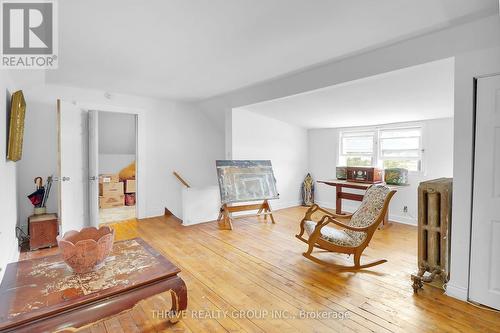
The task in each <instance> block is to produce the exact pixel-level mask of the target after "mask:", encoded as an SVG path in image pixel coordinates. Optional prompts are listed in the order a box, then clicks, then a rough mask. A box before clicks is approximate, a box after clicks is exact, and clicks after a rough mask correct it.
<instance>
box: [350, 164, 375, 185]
mask: <svg viewBox="0 0 500 333" xmlns="http://www.w3.org/2000/svg"><path fill="white" fill-rule="evenodd" d="M382 180H383V171H382V170H381V169H378V168H374V167H347V181H349V182H357V183H367V184H376V183H381V182H382Z"/></svg>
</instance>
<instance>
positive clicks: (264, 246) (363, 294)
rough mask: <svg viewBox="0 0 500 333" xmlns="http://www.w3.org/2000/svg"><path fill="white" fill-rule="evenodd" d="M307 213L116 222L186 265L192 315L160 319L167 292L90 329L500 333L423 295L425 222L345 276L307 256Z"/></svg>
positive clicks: (475, 314) (390, 239) (395, 232)
mask: <svg viewBox="0 0 500 333" xmlns="http://www.w3.org/2000/svg"><path fill="white" fill-rule="evenodd" d="M304 211H305V210H304V208H301V207H297V208H290V209H286V210H281V211H278V212H276V213H275V217H276V221H277V223H276V224H275V225H272V224H270V223H265V222H264V221H263V219H262V218H245V219H241V220H237V221H235V223H234V230H233V231H220V230H218V228H217V224H216V223H206V224H201V225H195V226H190V227H183V226H181V225H180V224H179V222H178V221H176V220H175V219H174V218H167V217H159V218H152V219H145V220H141V221H139V222H136V221H132V222H127V223H120V224H116V225H115V226H114V227H115V230H116V233H117V238H118V239H128V238H133V237H142V238H143V239H144V240H146V241H147V242H148V243H150V244H151V245H152V246H153V247H154V248H156V249H157V250H158V251H160V252H161V253H163V254H164V255H165V256H167V257H168V258H169V259H170V260H171V261H172V262H174V263H175V264H176V265H178V266H179V267H180V268H181V269H182V273H181V274H180V275H181V277H182V278H183V279H184V281H185V282H186V284H187V287H188V296H189V303H188V311H187V312H186V314H185V316H184V317H183V318H182V319H181V320H180V321H179V322H178V323H177V324H175V325H172V324H167V323H165V322H164V321H162V320H160V319H158V318H154V316H153V313H154V311H155V310H163V309H164V308H166V304H165V303H164V298H162V297H161V295H160V296H159V297H157V298H154V299H151V300H148V301H147V302H145V303H144V304H142V305H141V306H140V307H138V308H136V309H135V310H134V311H132V312H131V313H126V314H122V315H120V316H117V317H114V318H112V319H108V320H106V321H104V322H101V323H98V324H95V325H93V326H92V327H87V328H86V329H85V330H84V331H85V332H106V331H107V332H226V331H229V332H240V331H242V332H243V331H248V332H500V314H498V313H494V312H490V311H486V310H482V309H479V308H477V307H474V306H472V305H470V304H467V303H464V302H460V301H456V300H454V299H452V298H449V297H446V296H444V295H443V291H442V290H439V289H436V288H433V287H430V286H425V287H424V290H423V291H421V292H419V294H418V296H415V295H414V294H413V290H412V288H411V284H410V274H411V273H413V272H414V271H415V263H416V257H415V256H416V235H417V234H416V228H415V227H411V226H406V225H400V224H395V223H392V224H390V225H389V226H388V227H386V228H384V229H383V230H379V231H377V232H376V233H375V236H374V238H373V240H372V242H371V245H370V247H369V248H368V249H367V250H366V251H365V254H366V259H376V258H386V259H388V260H389V262H388V263H385V264H383V265H379V266H376V267H374V268H372V269H369V270H366V271H362V272H358V273H351V272H344V273H338V272H334V271H332V270H330V269H327V268H325V267H323V266H320V265H317V264H315V263H313V262H311V261H309V260H307V259H305V258H304V257H302V255H301V254H302V252H304V250H305V248H306V245H305V244H304V243H302V242H300V241H299V240H298V239H296V238H295V237H294V235H295V234H296V233H297V231H298V221H299V219H300V217H301V216H302V215H303V213H304ZM321 255H322V256H324V258H326V257H330V258H331V259H333V260H335V261H338V262H341V261H346V260H349V259H347V257H346V256H345V255H332V254H321ZM351 260H352V258H351ZM362 260H363V259H362ZM224 311H226V312H224ZM305 314H307V316H308V318H303V317H304V315H305ZM280 316H281V317H280ZM200 317H201V318H204V319H201V318H200ZM293 317H295V318H293Z"/></svg>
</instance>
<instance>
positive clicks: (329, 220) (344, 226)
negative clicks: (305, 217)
mask: <svg viewBox="0 0 500 333" xmlns="http://www.w3.org/2000/svg"><path fill="white" fill-rule="evenodd" d="M327 222H329V223H333V224H335V225H338V226H339V227H342V228H345V229H349V230H352V231H362V232H366V231H368V230H369V229H371V228H372V226H371V225H369V226H367V227H353V226H350V225H347V224H345V223H342V222H340V221H337V220H336V219H332V218H329V219H328V220H327Z"/></svg>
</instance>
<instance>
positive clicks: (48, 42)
mask: <svg viewBox="0 0 500 333" xmlns="http://www.w3.org/2000/svg"><path fill="white" fill-rule="evenodd" d="M1 9H2V12H1V18H2V33H1V38H2V43H1V44H2V54H1V56H2V62H1V67H2V68H17V69H23V68H24V69H37V68H38V69H50V68H57V54H56V52H57V33H56V27H57V24H56V23H57V20H56V13H57V12H56V3H55V0H38V1H37V0H32V1H30V2H21V1H15V0H1Z"/></svg>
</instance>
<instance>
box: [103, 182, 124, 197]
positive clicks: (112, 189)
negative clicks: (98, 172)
mask: <svg viewBox="0 0 500 333" xmlns="http://www.w3.org/2000/svg"><path fill="white" fill-rule="evenodd" d="M123 193H124V192H123V183H121V182H120V183H102V184H99V195H100V196H104V197H107V196H117V195H122V194H123Z"/></svg>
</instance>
